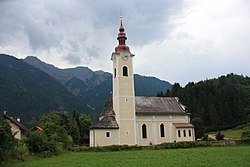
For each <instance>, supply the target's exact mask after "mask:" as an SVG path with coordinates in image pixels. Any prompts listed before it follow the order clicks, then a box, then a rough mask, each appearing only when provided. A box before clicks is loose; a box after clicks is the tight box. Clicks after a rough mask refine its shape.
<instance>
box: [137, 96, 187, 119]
mask: <svg viewBox="0 0 250 167" xmlns="http://www.w3.org/2000/svg"><path fill="white" fill-rule="evenodd" d="M135 111H136V114H137V115H166V114H176V115H186V114H188V113H187V111H186V109H185V106H184V105H183V104H181V103H180V102H179V101H178V98H177V97H142V96H137V97H135Z"/></svg>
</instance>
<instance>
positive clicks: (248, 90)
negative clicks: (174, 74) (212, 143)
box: [157, 74, 250, 131]
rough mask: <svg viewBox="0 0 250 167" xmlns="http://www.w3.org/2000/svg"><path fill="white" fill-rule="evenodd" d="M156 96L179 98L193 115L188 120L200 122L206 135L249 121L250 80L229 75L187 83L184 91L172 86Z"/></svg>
mask: <svg viewBox="0 0 250 167" xmlns="http://www.w3.org/2000/svg"><path fill="white" fill-rule="evenodd" d="M157 96H159V97H175V96H176V97H179V99H180V101H181V103H183V104H184V105H186V106H187V108H188V111H189V112H190V113H191V114H192V115H191V119H195V120H196V121H197V119H198V120H199V119H200V120H201V122H202V123H203V125H204V126H205V128H206V131H216V130H223V129H228V128H232V127H235V126H237V125H239V124H243V123H246V122H249V121H250V78H249V77H247V76H242V75H236V74H228V75H226V76H221V77H219V78H217V79H209V80H205V81H200V82H198V83H194V82H189V83H188V84H187V85H186V86H184V87H181V86H180V84H179V83H175V84H173V86H172V88H171V89H170V90H167V91H166V92H165V93H163V92H159V93H158V94H157Z"/></svg>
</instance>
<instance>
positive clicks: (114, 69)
mask: <svg viewBox="0 0 250 167" xmlns="http://www.w3.org/2000/svg"><path fill="white" fill-rule="evenodd" d="M115 77H116V68H115V69H114V78H115Z"/></svg>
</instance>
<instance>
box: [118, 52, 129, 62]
mask: <svg viewBox="0 0 250 167" xmlns="http://www.w3.org/2000/svg"><path fill="white" fill-rule="evenodd" d="M120 54H121V58H122V60H124V61H127V60H128V57H129V53H128V52H121V53H120Z"/></svg>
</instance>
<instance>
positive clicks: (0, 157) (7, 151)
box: [0, 117, 16, 165]
mask: <svg viewBox="0 0 250 167" xmlns="http://www.w3.org/2000/svg"><path fill="white" fill-rule="evenodd" d="M15 142H16V140H15V139H14V136H13V135H12V132H11V127H10V125H9V123H8V122H7V121H6V120H4V119H3V118H2V117H1V118H0V162H1V163H2V164H3V163H4V161H6V160H8V159H9V158H10V157H11V153H12V152H13V149H14V146H15V144H16V143H15ZM0 165H1V164H0Z"/></svg>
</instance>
